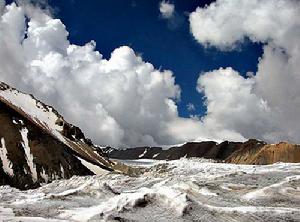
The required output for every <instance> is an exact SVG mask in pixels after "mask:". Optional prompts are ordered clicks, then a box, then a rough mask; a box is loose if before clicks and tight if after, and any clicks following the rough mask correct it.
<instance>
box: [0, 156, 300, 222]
mask: <svg viewBox="0 0 300 222" xmlns="http://www.w3.org/2000/svg"><path fill="white" fill-rule="evenodd" d="M125 162H126V163H127V164H131V165H135V166H142V167H144V168H147V170H146V171H145V173H143V174H142V175H141V176H139V177H129V176H124V175H121V174H116V173H102V174H101V175H97V176H87V177H73V178H71V179H69V180H60V181H55V182H53V183H51V184H48V185H44V186H42V187H40V188H39V189H35V190H29V191H20V190H17V189H14V188H11V187H8V186H2V187H0V221H1V220H2V221H300V164H284V163H277V164H273V165H268V166H249V165H233V164H223V163H214V162H212V161H209V160H203V159H180V160H175V161H152V160H136V161H132V160H131V161H125Z"/></svg>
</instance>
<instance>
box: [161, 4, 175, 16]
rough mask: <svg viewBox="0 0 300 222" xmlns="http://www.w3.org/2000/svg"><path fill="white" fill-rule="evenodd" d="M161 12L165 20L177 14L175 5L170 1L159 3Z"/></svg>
mask: <svg viewBox="0 0 300 222" xmlns="http://www.w3.org/2000/svg"><path fill="white" fill-rule="evenodd" d="M159 11H160V13H161V16H162V17H163V18H166V19H169V18H171V17H172V16H173V14H174V12H175V5H174V4H172V3H170V2H168V1H161V2H160V3H159Z"/></svg>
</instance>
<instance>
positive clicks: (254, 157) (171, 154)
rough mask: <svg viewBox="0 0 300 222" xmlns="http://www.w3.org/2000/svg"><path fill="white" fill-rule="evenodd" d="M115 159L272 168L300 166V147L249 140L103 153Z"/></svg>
mask: <svg viewBox="0 0 300 222" xmlns="http://www.w3.org/2000/svg"><path fill="white" fill-rule="evenodd" d="M104 151H105V152H106V153H107V155H108V156H109V157H110V158H115V159H157V160H175V159H180V158H181V157H187V158H188V157H201V158H207V159H214V160H219V161H225V162H227V163H237V164H272V163H276V162H292V163H295V162H300V146H299V145H295V144H289V143H279V144H267V143H265V142H263V141H258V140H255V139H250V140H248V141H246V142H229V141H225V142H222V143H219V144H218V143H216V142H213V141H207V142H206V141H205V142H190V143H185V144H183V145H179V146H173V147H170V148H161V147H136V148H129V149H123V150H117V149H113V148H107V149H106V150H104Z"/></svg>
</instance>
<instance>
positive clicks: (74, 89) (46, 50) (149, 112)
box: [0, 3, 186, 146]
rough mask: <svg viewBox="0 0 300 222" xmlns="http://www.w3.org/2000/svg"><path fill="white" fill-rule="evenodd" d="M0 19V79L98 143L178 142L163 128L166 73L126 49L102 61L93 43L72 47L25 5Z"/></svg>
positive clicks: (169, 88) (59, 27)
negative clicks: (57, 114) (24, 92)
mask: <svg viewBox="0 0 300 222" xmlns="http://www.w3.org/2000/svg"><path fill="white" fill-rule="evenodd" d="M3 7H4V5H3V6H2V8H3ZM0 15H1V19H0V58H1V60H0V80H1V81H5V82H7V83H9V84H11V85H13V86H15V87H17V88H19V89H21V90H23V91H26V92H29V93H32V94H34V95H35V96H36V97H38V98H39V99H41V100H42V101H45V102H46V103H48V104H50V105H53V106H54V107H55V108H57V109H58V111H59V112H60V113H62V114H63V115H64V116H65V118H66V119H67V120H68V121H70V122H72V123H74V124H76V125H78V126H79V127H81V128H82V129H83V131H84V132H85V133H86V134H87V136H88V137H91V138H92V139H93V140H94V141H95V142H96V143H98V144H104V145H113V146H137V145H155V144H174V143H177V142H183V141H181V140H180V139H179V138H178V137H177V135H174V134H173V133H172V132H171V131H170V129H169V126H170V123H172V122H173V121H176V120H177V119H178V118H179V117H178V113H177V106H176V103H175V101H176V100H177V99H178V98H179V97H180V87H179V86H178V85H176V83H175V78H174V76H173V73H172V72H171V71H168V70H165V71H160V70H157V69H155V68H154V67H153V65H152V64H151V63H148V62H145V61H143V59H142V58H141V57H140V56H138V55H136V54H135V52H134V51H133V49H131V48H129V47H127V46H122V47H119V48H117V49H115V50H114V51H113V52H112V53H111V57H110V58H109V59H105V58H103V57H102V55H101V54H100V53H99V52H98V51H96V50H95V45H96V43H95V42H94V41H91V42H89V43H87V44H85V45H83V46H79V45H74V44H72V43H70V42H69V40H68V31H67V30H66V27H65V26H64V24H63V23H62V22H61V20H59V19H54V18H52V17H51V16H50V15H49V14H48V13H45V12H44V11H42V10H40V9H39V8H36V7H33V6H31V5H28V4H21V5H20V6H17V5H16V4H14V3H13V4H10V5H7V6H5V8H4V9H3V10H2V12H1V14H0ZM26 17H27V19H26ZM182 120H183V123H185V122H186V121H185V119H182ZM183 134H184V133H183Z"/></svg>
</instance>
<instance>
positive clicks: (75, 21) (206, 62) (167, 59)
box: [48, 0, 262, 117]
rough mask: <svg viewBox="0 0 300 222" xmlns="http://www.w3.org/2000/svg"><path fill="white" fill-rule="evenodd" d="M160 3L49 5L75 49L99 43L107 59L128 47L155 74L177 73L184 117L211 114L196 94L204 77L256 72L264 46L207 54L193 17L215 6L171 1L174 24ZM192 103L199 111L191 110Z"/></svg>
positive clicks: (112, 0) (70, 0)
mask: <svg viewBox="0 0 300 222" xmlns="http://www.w3.org/2000/svg"><path fill="white" fill-rule="evenodd" d="M160 2H161V1H156V0H145V1H133V0H122V1H119V0H107V1H106V0H104V1H103V0H102V1H98V0H90V1H88V3H87V2H85V1H78V0H77V1H76V0H65V1H60V0H58V1H57V0H50V1H49V2H48V5H50V6H51V8H53V12H54V14H55V17H56V18H60V19H61V20H62V21H63V23H64V24H65V25H66V27H67V29H68V31H69V33H70V35H69V39H70V41H71V42H72V43H75V44H79V45H83V44H85V43H87V42H89V41H90V40H95V41H96V43H97V46H96V49H97V50H98V51H100V52H101V54H102V55H103V56H104V57H105V58H109V57H110V54H111V52H112V51H113V50H114V49H115V48H118V47H120V46H123V45H127V46H130V47H131V48H132V49H134V51H135V52H136V53H138V54H140V55H141V56H142V58H143V59H144V60H145V61H149V62H151V63H152V64H153V65H154V66H155V67H156V68H160V69H168V70H172V71H173V73H174V75H175V78H176V82H177V83H178V84H179V85H180V87H181V90H182V92H181V99H180V101H179V102H178V111H179V115H180V116H184V117H188V116H189V115H201V116H202V115H203V114H205V111H206V108H205V106H202V95H201V94H199V93H198V92H197V90H196V82H197V79H198V76H199V73H201V72H205V71H209V70H213V69H215V68H219V67H220V66H222V67H227V66H231V67H233V68H234V69H236V70H238V71H239V72H240V73H242V75H245V74H246V73H247V72H249V71H251V72H256V70H257V62H258V58H259V57H260V56H261V55H262V46H261V44H254V43H251V42H250V41H249V42H244V43H243V44H242V45H241V50H235V51H230V52H222V53H220V52H218V50H216V49H214V48H209V49H205V48H204V47H203V46H201V45H200V44H198V43H197V42H196V41H195V39H194V38H193V36H192V35H191V34H190V28H189V22H188V14H189V13H191V12H192V11H193V10H195V9H196V8H197V7H198V6H204V5H205V4H209V3H210V2H211V1H203V0H202V1H199V0H197V1H196V0H188V1H183V0H177V1H172V5H174V15H172V16H171V17H170V18H164V17H163V16H162V13H161V12H160V10H159V4H160ZM116 6H117V7H116ZM173 16H174V18H173ZM189 103H191V104H193V105H194V106H195V110H191V111H189V110H188V104H189Z"/></svg>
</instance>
